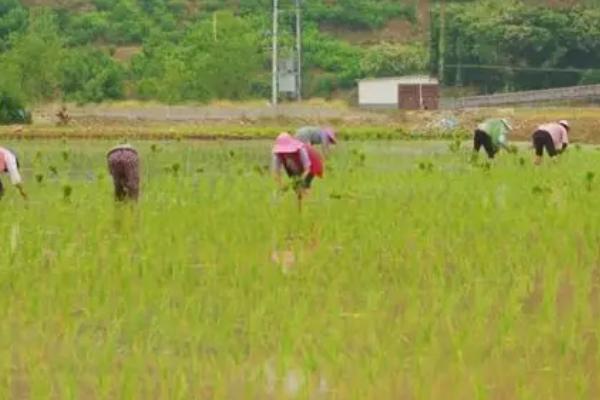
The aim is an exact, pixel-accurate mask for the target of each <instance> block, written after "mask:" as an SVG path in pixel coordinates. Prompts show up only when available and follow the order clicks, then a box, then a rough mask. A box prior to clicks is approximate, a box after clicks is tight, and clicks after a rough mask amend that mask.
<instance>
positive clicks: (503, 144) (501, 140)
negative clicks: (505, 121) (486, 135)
mask: <svg viewBox="0 0 600 400" xmlns="http://www.w3.org/2000/svg"><path fill="white" fill-rule="evenodd" d="M498 146H500V147H501V148H503V149H504V150H506V151H508V150H509V147H508V141H507V140H506V134H505V133H502V134H501V135H500V136H498Z"/></svg>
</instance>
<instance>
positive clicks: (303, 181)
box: [273, 133, 323, 201]
mask: <svg viewBox="0 0 600 400" xmlns="http://www.w3.org/2000/svg"><path fill="white" fill-rule="evenodd" d="M282 169H285V172H286V173H287V175H288V176H289V177H290V178H292V179H293V185H294V190H295V191H296V194H297V196H298V200H299V201H302V198H303V197H304V196H305V195H306V192H307V191H308V189H310V186H311V184H312V180H313V179H314V177H315V176H318V177H319V178H321V177H323V160H322V159H321V156H320V155H319V153H318V152H317V151H316V150H315V149H314V148H313V147H312V146H311V145H310V144H306V143H303V142H301V141H300V140H298V139H295V138H293V137H292V136H290V134H289V133H281V134H280V135H279V136H278V137H277V139H276V140H275V145H274V146H273V173H274V175H275V179H276V180H277V183H278V184H279V185H280V186H283V183H282V180H281V170H282Z"/></svg>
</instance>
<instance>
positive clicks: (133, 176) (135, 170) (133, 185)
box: [123, 151, 140, 201]
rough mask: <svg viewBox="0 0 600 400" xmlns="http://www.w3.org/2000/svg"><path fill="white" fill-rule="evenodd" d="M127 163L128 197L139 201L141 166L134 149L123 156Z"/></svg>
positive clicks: (126, 184) (126, 185)
mask: <svg viewBox="0 0 600 400" xmlns="http://www.w3.org/2000/svg"><path fill="white" fill-rule="evenodd" d="M123 162H124V164H125V167H124V172H125V188H126V190H127V197H128V198H129V199H130V200H134V201H137V200H138V198H139V194H140V166H139V158H138V155H137V154H136V153H134V152H132V151H128V152H127V154H126V155H125V156H124V157H123Z"/></svg>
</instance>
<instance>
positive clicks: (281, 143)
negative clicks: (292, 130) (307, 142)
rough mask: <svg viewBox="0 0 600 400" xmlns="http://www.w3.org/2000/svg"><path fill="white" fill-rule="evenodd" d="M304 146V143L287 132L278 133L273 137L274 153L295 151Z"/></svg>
mask: <svg viewBox="0 0 600 400" xmlns="http://www.w3.org/2000/svg"><path fill="white" fill-rule="evenodd" d="M303 146H304V143H302V142H301V141H299V140H298V139H295V138H293V137H292V136H291V135H290V134H289V133H287V132H284V133H280V134H279V136H277V139H275V145H274V146H273V153H274V154H282V153H295V152H297V151H298V150H300V149H301V148H302V147H303Z"/></svg>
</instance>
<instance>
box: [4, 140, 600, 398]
mask: <svg viewBox="0 0 600 400" xmlns="http://www.w3.org/2000/svg"><path fill="white" fill-rule="evenodd" d="M114 144H115V143H114V142H111V141H101V140H95V141H67V140H63V141H60V140H55V141H13V142H8V143H3V145H6V146H7V147H9V148H12V149H14V150H15V151H16V152H17V153H18V155H19V156H20V159H21V163H22V164H23V170H24V174H25V182H26V190H27V191H28V192H29V195H30V200H29V201H28V202H26V203H25V202H23V201H22V200H21V199H20V198H19V196H18V194H17V191H16V190H14V189H12V188H10V187H8V188H7V194H6V196H5V198H4V199H3V200H2V203H1V205H2V207H1V208H0V236H1V237H2V239H3V240H2V245H1V249H2V251H0V288H1V293H2V295H1V296H0V320H1V321H2V322H1V323H0V398H6V399H9V398H12V399H118V398H119V399H286V398H298V399H441V398H443V399H517V398H518V399H572V398H582V399H588V398H590V399H591V398H598V397H599V396H600V373H599V371H600V348H599V339H600V337H599V335H600V323H599V316H600V207H599V206H598V204H599V199H600V152H598V151H597V150H596V148H594V147H579V146H573V147H572V148H571V149H570V150H569V151H568V153H567V154H565V155H564V156H562V157H561V158H560V159H559V160H557V161H556V162H548V160H545V163H544V164H543V165H542V166H540V167H534V166H533V165H532V154H531V150H530V149H528V148H527V146H525V145H523V146H520V147H519V149H518V151H517V152H516V153H515V154H507V153H504V154H501V156H500V157H499V158H498V159H497V160H496V161H495V162H494V163H493V164H490V163H487V162H486V161H485V160H484V159H483V158H481V159H479V160H472V159H471V154H470V150H469V149H468V145H467V144H463V145H462V146H461V144H460V142H456V143H451V144H450V143H448V142H437V141H430V142H397V141H373V142H347V143H344V144H343V145H341V146H339V148H338V149H336V151H335V152H334V153H333V154H332V156H331V157H330V159H329V160H328V164H327V167H326V168H327V169H326V177H325V179H323V180H316V181H315V183H314V189H313V190H312V192H311V193H310V196H309V197H308V199H307V201H306V203H305V204H304V207H303V209H302V211H301V212H299V210H298V208H297V204H296V203H295V197H294V195H293V193H291V192H289V191H288V192H282V191H278V190H277V189H276V187H275V185H274V182H273V180H272V179H271V177H270V175H269V171H268V164H269V149H270V142H267V141H252V142H226V141H214V142H186V141H156V142H152V141H145V142H139V143H135V144H136V146H137V147H138V149H139V150H140V154H141V156H142V162H143V174H142V176H143V187H142V199H141V201H140V203H139V204H138V205H137V206H128V205H125V206H123V205H116V204H114V202H113V198H112V183H111V180H110V178H109V176H108V173H107V170H106V161H105V159H104V153H105V151H106V150H107V149H108V148H109V147H111V146H112V145H114ZM2 179H3V182H4V183H5V185H6V184H7V178H6V176H4V177H2Z"/></svg>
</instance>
